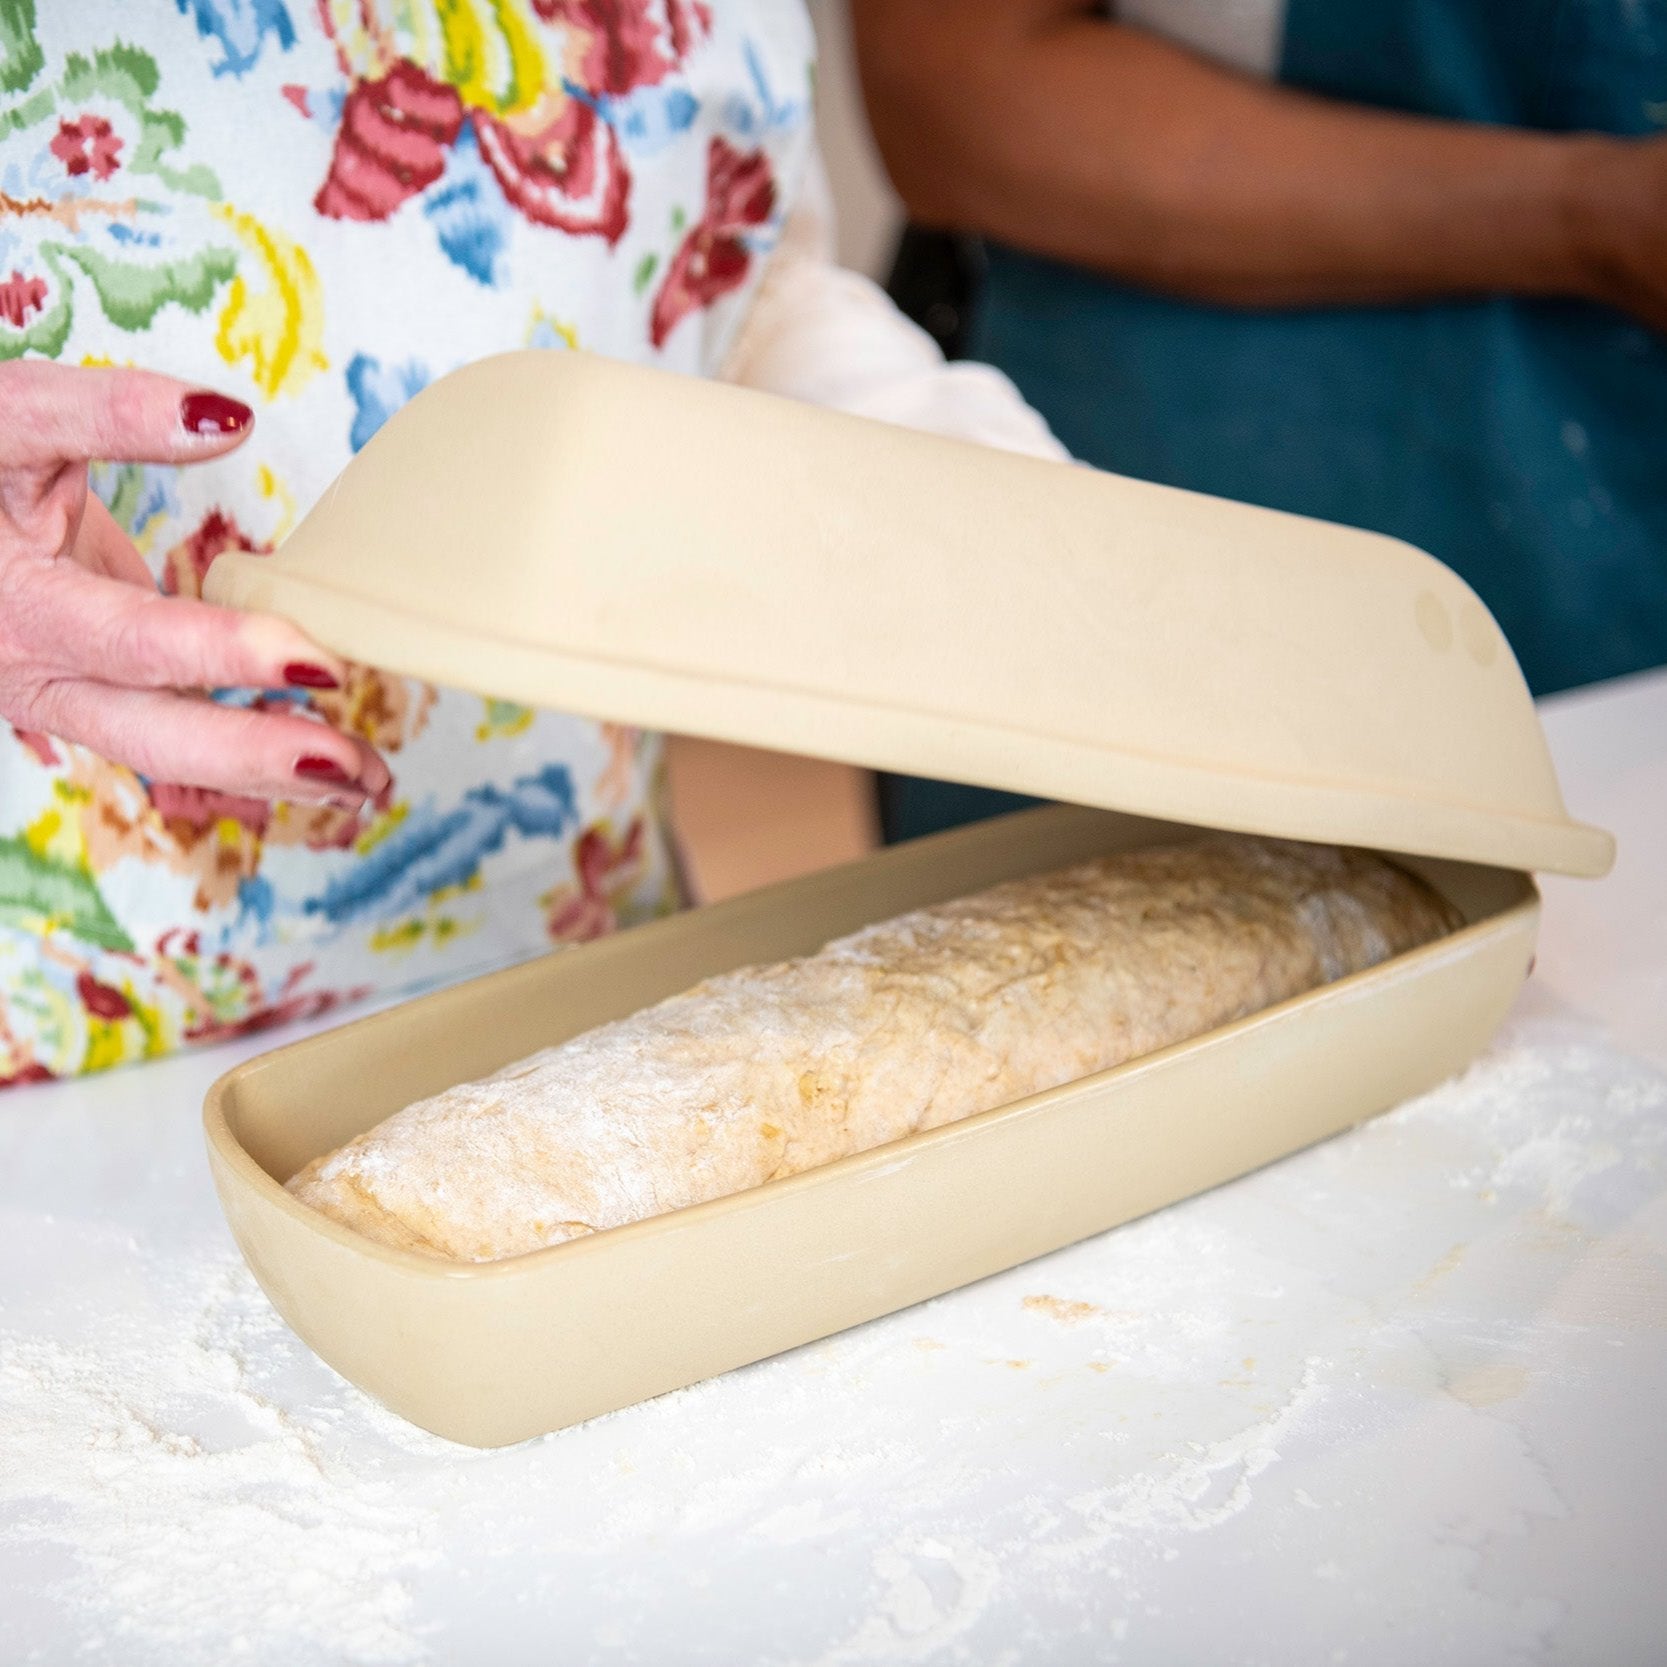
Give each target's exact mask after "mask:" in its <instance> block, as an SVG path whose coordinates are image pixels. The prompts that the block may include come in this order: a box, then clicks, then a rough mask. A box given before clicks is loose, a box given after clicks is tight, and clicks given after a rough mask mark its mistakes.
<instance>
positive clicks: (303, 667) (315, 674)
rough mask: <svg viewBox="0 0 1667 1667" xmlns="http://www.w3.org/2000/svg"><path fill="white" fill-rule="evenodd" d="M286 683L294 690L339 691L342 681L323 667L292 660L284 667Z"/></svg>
mask: <svg viewBox="0 0 1667 1667" xmlns="http://www.w3.org/2000/svg"><path fill="white" fill-rule="evenodd" d="M284 681H285V682H286V683H287V684H288V685H289V686H290V687H291V688H292V689H339V688H340V687H341V686H342V680H341V679H340V678H339V677H337V676H336V674H335V673H334V672H333V671H326V670H325V669H324V667H323V666H312V665H308V664H307V662H306V661H305V660H291V661H290V663H289V664H288V665H287V666H285V667H284Z"/></svg>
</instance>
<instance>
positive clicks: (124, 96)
mask: <svg viewBox="0 0 1667 1667" xmlns="http://www.w3.org/2000/svg"><path fill="white" fill-rule="evenodd" d="M3 3H4V0H0V4H3ZM158 81H159V77H158V75H157V70H156V60H155V59H154V58H152V57H151V55H150V54H149V53H148V52H141V51H140V50H139V48H138V47H136V46H126V45H123V44H122V43H121V42H119V41H118V42H117V43H116V44H115V45H114V46H107V47H104V48H102V49H101V50H99V51H97V52H95V53H94V54H93V55H92V57H91V58H85V57H83V56H82V55H81V54H80V53H78V52H72V53H69V54H67V55H66V57H65V58H64V73H63V76H62V78H61V79H60V80H59V83H58V93H57V97H58V99H59V100H61V101H62V102H64V103H65V104H84V103H86V102H87V101H88V100H89V99H91V98H94V97H104V98H113V99H116V100H117V101H118V102H120V103H122V104H124V105H126V106H127V108H128V110H129V111H131V112H132V114H133V116H134V118H135V119H136V120H137V121H138V123H139V139H138V143H137V144H135V145H134V147H133V154H132V156H131V157H129V158H128V161H127V168H128V172H129V173H134V174H150V175H152V176H153V177H154V178H156V179H158V180H160V181H161V182H162V183H163V184H164V185H166V186H167V187H168V189H169V190H170V191H182V192H186V193H188V194H189V195H191V196H193V197H206V198H209V199H211V200H213V199H218V198H219V197H220V195H221V191H220V181H219V180H218V178H217V177H216V176H215V173H214V170H213V169H212V168H207V167H204V166H203V165H202V164H200V163H199V164H196V165H194V166H192V167H190V168H174V167H170V166H169V165H168V163H166V162H165V161H164V160H163V157H164V154H165V153H166V152H168V151H173V150H177V149H178V148H179V147H180V146H181V145H182V144H184V143H185V118H184V117H183V116H181V115H180V114H179V112H178V111H177V110H153V109H151V107H150V101H151V99H152V98H153V97H154V96H155V93H156V89H157V85H158Z"/></svg>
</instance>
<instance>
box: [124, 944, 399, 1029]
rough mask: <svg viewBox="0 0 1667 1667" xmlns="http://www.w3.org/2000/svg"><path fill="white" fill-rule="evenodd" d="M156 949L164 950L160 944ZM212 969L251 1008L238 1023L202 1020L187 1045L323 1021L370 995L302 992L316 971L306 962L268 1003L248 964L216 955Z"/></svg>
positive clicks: (364, 989)
mask: <svg viewBox="0 0 1667 1667" xmlns="http://www.w3.org/2000/svg"><path fill="white" fill-rule="evenodd" d="M164 941H165V939H164ZM157 948H158V949H159V950H160V949H161V948H162V944H161V943H160V942H159V943H158V945H157ZM213 968H214V970H215V971H216V972H217V973H220V974H222V975H223V974H225V973H230V974H231V975H232V977H233V979H234V981H235V982H237V983H239V984H241V985H242V986H243V989H244V992H245V994H246V995H247V996H248V998H249V1002H250V1005H249V1008H248V1010H247V1011H246V1012H244V1013H243V1014H242V1015H241V1016H240V1017H238V1018H235V1019H221V1018H203V1019H199V1020H198V1021H197V1022H196V1023H195V1024H194V1025H192V1026H191V1027H190V1028H189V1029H187V1031H186V1032H185V1039H186V1041H188V1042H225V1041H229V1040H230V1039H231V1038H232V1037H234V1036H252V1035H254V1034H255V1033H256V1032H257V1031H261V1030H271V1029H272V1028H273V1027H274V1026H276V1025H286V1024H292V1023H295V1022H297V1021H299V1020H301V1019H316V1018H320V1017H322V1016H323V1015H324V1014H326V1013H329V1012H331V1011H332V1010H333V1009H335V1008H337V1007H339V1006H341V1004H342V1003H343V1002H348V1001H363V1000H364V999H365V997H366V996H368V995H369V994H370V993H371V992H370V986H369V985H363V986H361V987H359V988H357V989H352V990H302V989H301V988H300V985H301V984H303V983H304V982H305V981H306V980H307V979H308V978H309V977H311V975H312V971H313V966H312V963H311V962H310V961H307V962H303V963H302V965H300V966H298V967H294V968H292V969H291V970H290V973H289V976H288V977H287V978H286V979H285V980H284V983H283V988H282V989H280V990H279V991H278V993H277V995H276V997H275V998H274V999H272V1000H271V1001H266V1000H263V999H262V997H261V993H260V979H259V977H258V975H257V974H256V972H255V970H254V968H253V967H251V966H250V965H249V964H248V963H247V962H243V961H235V960H233V959H232V957H230V956H228V955H216V956H215V957H214V960H213Z"/></svg>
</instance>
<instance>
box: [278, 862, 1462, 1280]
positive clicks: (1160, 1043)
mask: <svg viewBox="0 0 1667 1667" xmlns="http://www.w3.org/2000/svg"><path fill="white" fill-rule="evenodd" d="M1457 924H1458V917H1457V915H1456V914H1455V913H1454V911H1453V910H1452V909H1451V908H1450V907H1449V906H1448V905H1447V904H1446V903H1445V902H1444V901H1443V900H1442V899H1441V898H1439V897H1438V896H1436V894H1435V893H1434V892H1432V891H1431V890H1430V889H1429V888H1428V887H1427V886H1426V885H1424V884H1423V883H1422V882H1421V881H1419V880H1417V879H1414V878H1413V877H1412V876H1411V875H1409V874H1406V873H1404V872H1403V871H1402V870H1401V869H1399V868H1396V867H1394V866H1393V865H1392V864H1390V863H1388V862H1385V861H1383V860H1382V859H1380V858H1378V857H1375V856H1371V855H1368V854H1366V853H1364V852H1360V851H1346V850H1335V849H1332V848H1330V847H1325V846H1313V845H1297V844H1292V843H1289V842H1284V841H1276V840H1262V839H1250V838H1243V837H1238V836H1229V835H1223V836H1215V837H1210V838H1206V839H1200V840H1194V841H1191V842H1188V843H1186V844H1184V845H1172V846H1163V847H1155V848H1148V849H1145V850H1140V851H1133V852H1127V853H1122V854H1118V855H1114V856H1109V857H1104V858H1100V859H1097V860H1095V861H1092V862H1086V863H1081V864H1078V865H1076V866H1074V867H1071V868H1067V869H1063V870H1061V871H1059V872H1057V873H1053V874H1045V875H1041V876H1037V877H1034V878H1027V879H1022V880H1013V881H1009V882H1007V883H1005V884H1003V885H998V886H994V887H991V888H990V889H989V890H988V891H983V892H979V893H977V894H976V895H974V896H971V897H965V898H961V899H958V900H956V901H954V902H950V903H942V904H937V905H934V906H932V907H930V908H924V909H917V910H915V911H913V912H912V913H910V914H905V915H900V916H898V917H897V918H896V919H895V920H888V921H883V922H881V923H880V924H878V925H874V926H869V927H865V928H864V929H863V930H861V931H859V932H854V933H852V934H851V935H850V936H849V937H844V938H840V939H837V940H836V941H834V942H833V943H830V944H829V945H827V947H826V948H824V949H822V950H821V951H819V952H818V953H817V954H815V955H811V956H806V957H803V958H801V959H798V960H793V961H784V962H781V963H779V964H776V965H773V966H760V967H743V968H740V969H739V970H737V971H735V972H730V973H725V974H723V975H722V976H721V977H717V978H710V979H707V980H706V981H705V982H704V983H701V984H697V985H696V986H695V987H694V988H693V989H691V990H687V991H685V992H684V993H683V994H681V995H676V996H672V997H671V998H669V999H668V1000H666V1001H662V1002H660V1003H659V1004H658V1005H656V1006H654V1007H650V1008H646V1009H644V1010H643V1011H642V1012H639V1013H634V1014H632V1015H631V1016H630V1017H628V1018H624V1019H620V1020H617V1021H616V1022H614V1023H612V1024H605V1025H601V1026H598V1027H597V1028H596V1029H594V1030H589V1031H586V1032H584V1033H583V1034H582V1035H579V1036H575V1037H573V1038H572V1039H571V1040H570V1041H567V1042H563V1043H562V1044H561V1045H560V1046H558V1047H553V1048H549V1049H546V1050H545V1051H544V1052H542V1053H538V1054H534V1055H533V1056H532V1057H531V1058H529V1059H524V1060H521V1061H519V1062H518V1063H516V1064H514V1065H510V1066H507V1067H505V1069H504V1070H502V1071H500V1072H498V1073H497V1074H496V1075H495V1076H491V1077H488V1078H485V1079H483V1080H481V1081H478V1082H470V1083H463V1084H461V1085H459V1086H458V1087H456V1088H451V1089H447V1090H446V1091H445V1092H444V1093H443V1094H437V1095H435V1096H434V1097H433V1098H431V1099H427V1100H420V1101H418V1102H417V1103H416V1104H414V1105H411V1106H408V1107H406V1109H405V1110H403V1111H401V1112H398V1113H396V1114H395V1115H394V1116H392V1117H389V1118H387V1119H386V1120H385V1121H384V1122H382V1123H380V1124H378V1125H377V1126H376V1127H375V1128H373V1129H370V1130H369V1131H367V1132H366V1133H365V1134H362V1135H360V1136H359V1137H358V1138H357V1139H355V1140H353V1141H350V1142H349V1143H348V1144H347V1145H345V1146H343V1147H341V1148H340V1149H339V1150H337V1151H335V1152H331V1153H329V1154H327V1155H326V1156H324V1157H322V1158H320V1159H318V1160H316V1161H315V1162H313V1163H311V1164H309V1165H308V1166H307V1167H306V1168H305V1169H304V1170H302V1171H301V1173H300V1174H298V1175H297V1176H295V1177H294V1179H293V1180H291V1181H290V1183H289V1186H290V1190H291V1191H292V1192H293V1193H294V1194H295V1196H296V1197H297V1198H299V1199H301V1200H302V1201H303V1202H304V1203H306V1204H309V1205H311V1206H312V1207H313V1208H314V1209H317V1210H321V1211H323V1212H324V1213H325V1214H326V1215H330V1216H333V1217H335V1219H336V1220H338V1221H341V1222H344V1223H346V1224H347V1225H348V1226H350V1227H354V1228H356V1229H358V1230H359V1231H360V1232H362V1233H365V1234H367V1235H368V1236H370V1237H371V1238H373V1239H378V1240H380V1241H382V1242H383V1243H386V1244H392V1245H399V1246H403V1247H405V1248H408V1249H414V1250H419V1251H424V1252H427V1253H429V1254H432V1255H435V1256H441V1257H449V1258H454V1259H458V1260H464V1261H492V1260H496V1259H498V1258H500V1257H505V1256H515V1255H518V1254H520V1253H522V1252H524V1251H529V1250H536V1249H538V1248H540V1247H541V1246H544V1245H551V1244H557V1243H560V1242H561V1241H562V1240H564V1239H570V1238H573V1237H576V1236H577V1235H579V1234H583V1233H590V1232H595V1231H597V1230H599V1229H601V1228H606V1227H615V1226H619V1225H621V1224H622V1223H625V1222H629V1221H636V1220H639V1219H641V1218H643V1217H645V1216H651V1215H655V1214H658V1213H660V1212H662V1211H666V1210H675V1209H679V1208H681V1207H683V1206H685V1205H688V1204H694V1203H698V1202H700V1201H702V1200H705V1199H710V1198H718V1197H722V1196H724V1195H726V1194H729V1193H734V1192H739V1191H741V1190H743V1189H744V1188H747V1187H753V1186H757V1185H759V1184H760V1183H761V1182H764V1181H768V1180H771V1179H773V1178H774V1177H776V1176H780V1175H791V1174H793V1173H795V1172H796V1171H798V1170H802V1169H809V1168H811V1167H813V1166H814V1165H817V1164H823V1163H827V1162H829V1161H831V1160H832V1159H834V1158H838V1157H843V1156H845V1155H846V1154H848V1153H852V1152H860V1151H865V1150H867V1149H868V1148H870V1147H874V1146H879V1145H883V1144H884V1143H885V1142H887V1141H892V1140H896V1139H898V1138H900V1137H901V1136H903V1135H907V1134H910V1133H912V1132H913V1131H915V1130H917V1129H927V1128H932V1127H934V1126H936V1125H937V1124H940V1123H948V1122H952V1121H954V1120H956V1119H957V1118H962V1117H968V1116H971V1115H973V1114H974V1113H976V1112H980V1111H986V1110H989V1109H991V1108H992V1107H995V1106H1000V1105H1004V1104H1006V1103H1008V1102H1009V1101H1012V1100H1017V1099H1020V1098H1022V1097H1024V1096H1025V1095H1027V1094H1033V1093H1036V1092H1038V1091H1040V1090H1042V1089H1045V1088H1051V1087H1054V1086H1056V1085H1057V1084H1060V1083H1063V1082H1069V1081H1071V1080H1073V1079H1075V1078H1077V1077H1082V1076H1087V1075H1089V1074H1090V1073H1092V1072H1095V1071H1101V1070H1105V1069H1107V1068H1108V1067H1110V1066H1113V1065H1117V1064H1120V1063H1122V1062H1123V1061H1124V1060H1128V1059H1132V1058H1134V1057H1136V1056H1138V1055H1140V1054H1144V1053H1149V1052H1152V1051H1153V1050H1155V1049H1158V1048H1162V1047H1167V1046H1168V1045H1170V1044H1171V1043H1174V1042H1178V1041H1182V1040H1184V1039H1186V1038H1188V1037H1192V1036H1197V1035H1199V1034H1201V1033H1202V1032H1204V1031H1207V1030H1212V1029H1214V1028H1215V1027H1217V1026H1218V1025H1222V1024H1225V1023H1227V1022H1228V1021H1229V1020H1232V1019H1235V1018H1238V1017H1241V1016H1243V1015H1245V1014H1248V1013H1254V1012H1256V1011H1258V1010H1259V1009H1261V1008H1264V1007H1268V1006H1271V1005H1273V1004H1274V1003H1276V1002H1279V1001H1283V1000H1285V999H1287V998H1288V997H1291V996H1294V995H1297V994H1300V993H1301V992H1302V991H1304V990H1308V989H1311V988H1313V987H1314V986H1316V985H1318V984H1322V983H1325V982H1327V981H1329V980H1331V979H1336V978H1341V977H1343V976H1345V975H1346V974H1349V973H1352V972H1358V971H1360V970H1362V969H1364V968H1366V967H1368V966H1371V965H1373V964H1374V963H1376V962H1379V961H1382V960H1385V959H1386V958H1388V957H1389V956H1392V955H1396V954H1399V953H1401V952H1403V951H1404V950H1407V949H1410V948H1412V947H1414V946H1415V945H1417V944H1420V943H1423V942H1426V941H1427V940H1429V939H1431V938H1434V937H1436V936H1439V935H1440V934H1441V933H1443V932H1445V931H1448V930H1451V929H1452V928H1453V927H1455V926H1456V925H1457Z"/></svg>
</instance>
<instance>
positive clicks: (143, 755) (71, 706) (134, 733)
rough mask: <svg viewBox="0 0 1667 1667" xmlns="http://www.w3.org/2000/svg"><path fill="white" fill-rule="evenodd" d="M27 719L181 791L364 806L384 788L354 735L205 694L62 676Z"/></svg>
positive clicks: (381, 772) (383, 770) (374, 762)
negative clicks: (227, 703)
mask: <svg viewBox="0 0 1667 1667" xmlns="http://www.w3.org/2000/svg"><path fill="white" fill-rule="evenodd" d="M30 719H31V722H32V723H33V725H34V726H35V727H37V728H40V729H44V730H46V731H47V732H48V733H49V734H51V735H55V736H58V737H60V738H62V739H63V740H66V741H77V742H80V743H81V744H82V745H83V746H89V747H91V748H93V749H94V750H95V751H96V752H98V753H100V754H101V755H102V756H103V757H105V758H108V759H111V760H113V761H114V762H115V763H118V764H125V765H127V766H128V767H129V768H130V769H133V770H136V771H138V772H139V774H140V775H143V776H149V777H151V778H152V779H154V780H158V781H168V782H177V783H179V784H180V785H181V786H185V787H211V788H218V789H219V790H220V791H221V792H225V793H237V794H243V795H246V796H248V797H250V798H259V799H299V800H307V801H312V802H329V803H337V804H348V803H351V804H353V805H358V804H361V803H363V802H364V801H365V800H366V799H370V798H374V797H376V796H377V795H378V794H379V793H380V792H381V791H382V789H383V788H384V787H385V786H386V783H387V766H386V765H384V764H383V763H382V761H381V759H379V758H377V756H376V754H375V753H374V752H373V751H372V750H371V749H370V748H369V747H367V746H366V745H365V744H364V743H363V742H362V741H359V740H357V739H355V738H354V737H352V736H348V735H343V734H341V733H340V732H339V731H337V730H334V729H331V728H329V726H328V725H325V724H321V723H317V722H315V721H313V720H311V719H308V718H303V717H299V716H297V715H294V714H292V713H287V712H261V711H250V710H249V709H248V708H246V707H232V706H217V705H215V704H214V703H213V702H212V701H210V700H205V699H203V698H201V697H199V696H192V695H183V694H175V693H171V692H163V691H160V690H154V689H118V688H112V687H111V686H110V685H108V684H103V683H95V682H93V681H92V680H91V679H87V678H79V679H65V680H63V681H61V682H57V683H52V684H49V685H47V687H46V688H44V689H43V690H42V691H41V693H40V694H39V696H38V697H37V698H36V700H35V702H34V703H33V705H32V709H31V712H30Z"/></svg>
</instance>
